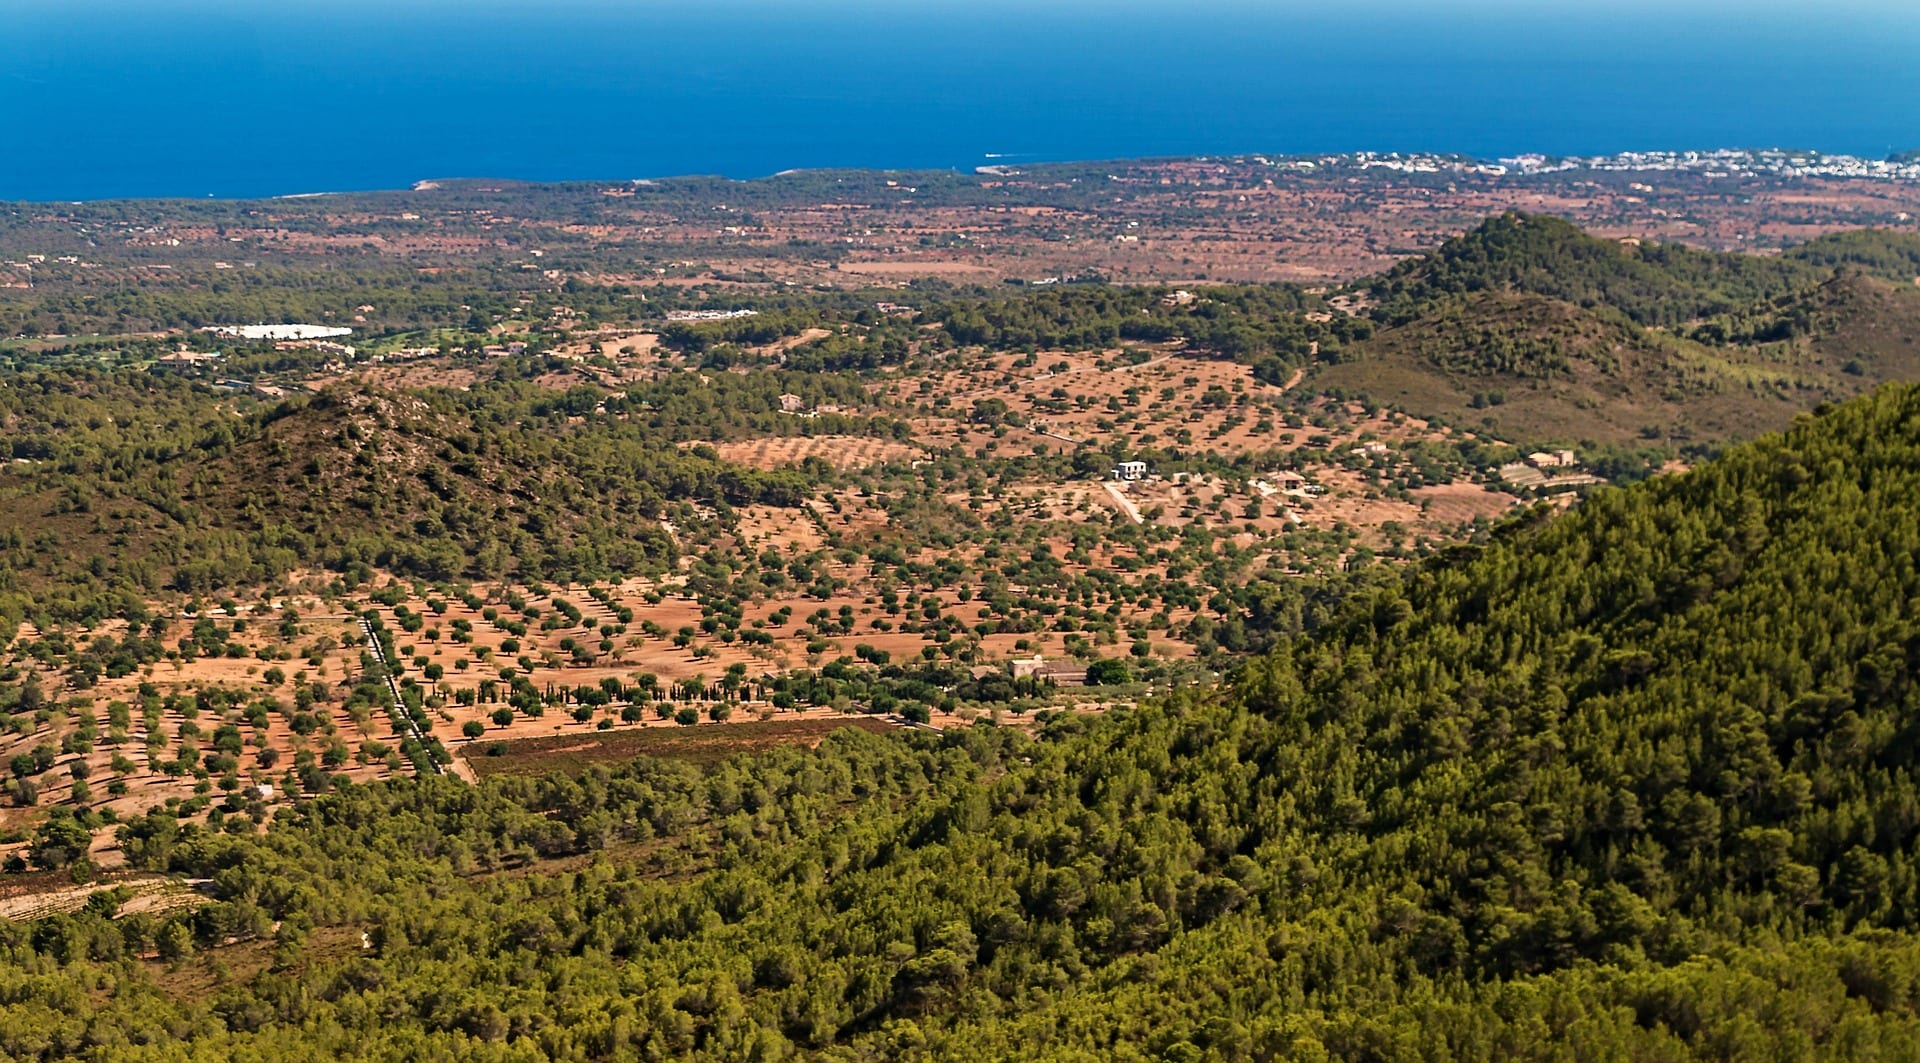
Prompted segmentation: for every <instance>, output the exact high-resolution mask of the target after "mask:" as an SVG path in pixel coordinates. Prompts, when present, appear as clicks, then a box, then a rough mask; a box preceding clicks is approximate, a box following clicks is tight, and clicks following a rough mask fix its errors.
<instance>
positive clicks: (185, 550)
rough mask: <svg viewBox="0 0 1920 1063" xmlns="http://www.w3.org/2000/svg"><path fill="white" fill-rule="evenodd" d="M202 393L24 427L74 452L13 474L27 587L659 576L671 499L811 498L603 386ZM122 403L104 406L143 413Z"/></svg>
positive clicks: (8, 524)
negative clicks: (244, 403)
mask: <svg viewBox="0 0 1920 1063" xmlns="http://www.w3.org/2000/svg"><path fill="white" fill-rule="evenodd" d="M168 394H172V393H171V392H169V393H168ZM185 394H186V395H187V396H188V397H187V398H185V399H183V400H182V401H183V402H185V403H186V407H185V409H186V410H187V412H184V413H181V414H179V415H177V416H176V417H175V418H174V421H173V422H172V423H173V427H172V428H171V429H169V430H167V431H165V432H160V433H154V432H144V431H143V432H141V433H139V434H132V433H126V432H123V433H117V434H116V433H112V432H108V431H106V430H104V429H103V430H102V431H100V432H98V433H95V437H93V438H90V437H75V436H72V435H70V434H68V433H66V432H64V430H50V431H48V432H47V433H44V434H38V435H37V434H33V433H27V432H23V434H22V435H21V436H20V439H19V441H18V442H16V443H15V444H14V445H15V447H16V449H17V448H18V447H20V446H23V445H26V446H40V445H41V442H40V441H41V440H42V439H52V440H54V442H53V443H51V444H49V445H51V446H54V447H56V448H64V449H57V450H56V452H55V453H54V455H53V457H54V458H56V459H57V460H47V461H44V462H41V463H39V464H35V465H29V466H22V467H18V469H17V471H15V472H14V473H13V474H12V475H11V476H9V477H8V479H7V480H6V481H4V482H0V500H4V503H5V504H4V505H3V506H0V536H4V538H0V550H4V555H0V565H3V566H4V568H5V569H6V570H7V572H8V578H9V579H10V580H11V581H12V584H13V587H14V588H16V589H17V590H19V591H22V592H33V591H35V590H37V589H39V588H44V587H49V586H57V587H60V588H62V592H63V593H66V594H71V595H74V596H76V597H77V598H83V599H84V598H87V597H88V596H89V595H88V589H89V588H90V587H91V588H93V589H95V590H98V589H99V588H101V587H105V586H107V585H108V584H109V583H110V582H112V581H114V580H115V579H116V578H117V577H119V576H128V577H131V580H132V583H133V585H134V586H136V587H139V588H142V589H144V590H145V591H147V592H153V591H157V590H161V589H165V588H171V589H174V590H179V591H186V592H196V593H197V592H210V591H215V590H219V589H222V588H226V587H235V586H246V585H251V584H256V583H259V582H261V581H265V580H270V579H272V578H275V577H277V576H279V575H282V574H284V573H286V572H288V571H290V570H292V569H293V568H295V567H305V566H315V565H318V566H322V567H326V568H331V569H334V570H337V571H341V572H344V573H350V574H358V575H359V576H361V577H363V578H364V577H365V576H366V575H368V574H370V571H371V569H372V568H373V567H375V566H379V567H386V568H390V569H392V570H395V571H398V572H400V573H403V574H406V575H411V576H418V577H424V578H428V579H451V578H458V577H495V578H497V577H500V576H505V575H520V576H526V577H544V578H565V577H568V576H573V577H585V576H602V575H608V574H615V573H631V572H645V571H651V570H656V569H658V568H659V567H660V566H662V565H664V564H665V563H666V562H667V561H668V560H669V559H670V557H671V554H672V550H673V547H672V544H671V541H670V540H669V539H668V537H667V536H666V535H665V533H664V532H662V531H661V529H660V528H659V526H658V523H657V518H658V517H659V516H660V514H661V513H662V511H663V509H664V507H665V506H666V505H668V504H669V503H671V502H678V501H710V500H714V499H724V500H727V501H731V502H737V503H747V502H772V503H775V504H792V503H793V502H795V501H796V500H797V499H798V498H799V497H801V496H802V495H803V494H804V490H805V489H804V484H803V483H802V481H801V480H800V478H799V476H798V474H795V473H790V472H759V471H755V470H751V469H744V468H740V467H737V466H732V465H729V464H727V463H725V462H721V461H718V460H716V459H713V458H710V457H703V456H701V455H698V454H693V453H688V452H686V451H684V450H682V449H680V448H678V447H676V446H674V445H673V443H672V441H671V439H669V438H661V435H662V433H661V432H660V431H659V430H657V429H656V428H654V427H653V426H651V425H649V424H645V423H641V422H638V421H633V420H628V419H625V418H622V417H619V416H616V415H611V414H607V413H604V412H597V411H596V409H595V407H596V404H597V403H598V402H599V401H600V394H599V393H598V392H594V391H590V390H586V389H582V390H581V391H579V392H578V393H572V392H569V393H553V392H544V391H541V390H539V389H537V388H532V387H530V386H522V385H512V386H509V385H499V386H489V388H488V389H486V390H485V392H484V393H480V392H476V393H473V394H470V395H469V394H454V393H445V392H433V393H428V392H421V393H388V392H383V391H380V390H377V389H371V388H355V389H344V390H339V391H334V392H329V393H328V394H325V395H322V396H319V397H317V398H314V399H311V400H306V399H299V400H290V401H288V402H285V403H282V404H280V405H279V406H276V407H273V408H263V409H261V410H259V411H257V412H255V413H252V414H249V415H246V416H235V415H234V413H233V412H232V411H231V410H230V409H229V408H228V407H226V406H225V405H224V404H223V401H222V400H221V399H220V398H219V397H218V396H216V395H213V394H211V393H207V392H204V391H201V392H188V393H185ZM121 398H122V396H119V394H118V393H117V392H115V393H113V394H111V395H109V396H108V397H107V398H106V399H104V400H101V401H102V403H104V405H100V407H99V409H100V410H101V411H106V410H118V411H119V413H120V415H121V416H123V417H124V416H125V412H126V409H127V408H126V407H122V406H117V405H115V404H116V403H118V402H119V401H120V399H121ZM99 416H100V418H101V419H102V420H103V421H104V422H111V421H112V419H113V415H112V414H111V413H100V414H99ZM76 438H78V439H81V440H83V442H84V445H74V444H73V440H74V439H76ZM96 585H97V586H96ZM46 604H47V603H44V602H43V603H42V606H41V607H45V606H46ZM106 606H107V603H106V602H105V601H104V599H102V600H100V601H98V602H96V604H95V606H94V608H104V607H106ZM18 608H21V607H18V606H16V609H18ZM55 612H56V613H57V612H58V609H57V608H56V609H55Z"/></svg>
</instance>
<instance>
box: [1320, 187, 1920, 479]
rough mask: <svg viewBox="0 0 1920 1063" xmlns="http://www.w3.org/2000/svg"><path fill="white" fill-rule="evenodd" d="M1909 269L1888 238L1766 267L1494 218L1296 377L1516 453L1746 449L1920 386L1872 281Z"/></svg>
mask: <svg viewBox="0 0 1920 1063" xmlns="http://www.w3.org/2000/svg"><path fill="white" fill-rule="evenodd" d="M1909 245H1913V246H1909ZM1909 254H1913V255H1920V240H1915V239H1913V238H1910V237H1905V236H1901V235H1898V234H1888V233H1857V234H1841V235H1840V237H1835V238H1828V239H1826V240H1824V241H1818V242H1815V243H1812V244H1808V245H1806V246H1805V247H1803V248H1800V249H1796V251H1795V252H1791V253H1789V256H1782V257H1781V258H1779V259H1762V258H1759V257H1756V256H1742V255H1718V254H1709V253H1707V252H1696V251H1691V250H1688V249H1685V248H1679V247H1652V246H1648V247H1639V248H1634V247H1627V246H1622V245H1620V244H1618V243H1616V242H1613V241H1607V240H1598V239H1595V238H1593V237H1589V236H1587V235H1585V234H1583V233H1580V232H1579V231H1578V230H1576V229H1574V228H1573V227H1572V226H1570V225H1568V224H1567V223H1565V222H1562V221H1559V220H1557V219H1553V218H1540V217H1533V216H1521V215H1507V216H1503V217H1501V218H1496V219H1492V220H1490V221H1489V222H1487V223H1486V224H1485V225H1483V226H1481V227H1480V228H1479V229H1477V230H1475V231H1474V232H1472V233H1469V234H1468V235H1467V236H1464V237H1461V238H1459V239H1458V240H1455V241H1452V242H1450V243H1449V244H1447V245H1446V246H1445V247H1443V248H1441V249H1440V250H1438V251H1436V252H1434V253H1432V254H1430V255H1426V256H1422V257H1420V258H1417V259H1412V260H1409V261H1408V262H1407V263H1404V264H1403V265H1402V266H1401V267H1398V268H1396V270H1395V271H1393V272H1392V273H1390V274H1388V275H1387V277H1385V278H1383V279H1382V280H1381V282H1380V284H1379V286H1378V287H1377V288H1376V289H1375V291H1376V293H1378V294H1380V295H1382V296H1383V298H1384V299H1385V300H1386V301H1385V302H1383V304H1382V305H1381V306H1380V308H1379V309H1378V311H1377V313H1378V315H1379V316H1380V317H1381V318H1383V319H1384V320H1386V321H1388V322H1391V324H1390V325H1389V326H1388V327H1386V328H1382V329H1381V330H1379V331H1378V332H1376V333H1374V334H1373V335H1372V336H1371V337H1369V338H1367V339H1364V340H1362V341H1360V342H1358V343H1356V344H1354V345H1352V346H1351V347H1349V348H1348V349H1347V350H1346V351H1345V352H1343V354H1342V358H1341V360H1340V361H1339V362H1338V363H1337V364H1331V365H1325V366H1322V367H1319V368H1318V369H1317V370H1316V371H1315V375H1314V378H1313V380H1314V383H1315V384H1317V385H1318V386H1320V387H1323V388H1329V389H1335V390H1338V391H1340V392H1343V393H1347V394H1355V395H1362V396H1365V397H1367V398H1370V399H1373V400H1374V401H1377V402H1381V403H1386V404H1391V405H1396V406H1399V407H1402V408H1404V409H1406V410H1407V411H1408V412H1411V413H1413V414H1416V415H1418V416H1422V417H1438V418H1441V419H1445V420H1448V421H1452V422H1455V423H1468V424H1476V425H1480V426H1484V427H1486V428H1488V429H1490V430H1491V431H1493V432H1494V433H1496V434H1499V435H1501V436H1504V437H1506V438H1509V439H1515V440H1519V441H1524V442H1540V441H1546V440H1549V439H1552V440H1561V441H1566V442H1574V441H1587V442H1592V443H1599V444H1609V443H1612V444H1625V443H1631V442H1633V441H1636V440H1674V441H1695V442H1721V441H1726V440H1731V439H1739V438H1745V437H1750V436H1752V435H1753V434H1755V433H1757V432H1760V431H1765V430H1770V429H1776V428H1779V427H1781V426H1783V425H1785V424H1786V423H1787V421H1788V420H1789V419H1790V418H1791V417H1792V416H1793V415H1794V414H1795V413H1798V412H1801V411H1803V410H1806V409H1810V408H1812V407H1813V406H1815V405H1817V404H1818V403H1821V402H1828V401H1837V400H1843V399H1846V398H1849V397H1852V396H1854V395H1858V394H1860V393H1862V392H1863V391H1866V390H1867V389H1869V388H1871V387H1873V386H1875V385H1878V384H1880V383H1884V382H1887V381H1893V380H1910V379H1915V378H1916V377H1920V288H1916V287H1915V286H1914V285H1913V284H1912V283H1911V280H1910V279H1903V280H1897V281H1896V280H1890V279H1887V277H1888V276H1897V275H1899V274H1901V273H1902V272H1903V271H1904V270H1905V269H1907V268H1908V265H1909V258H1908V255H1909ZM1794 255H1798V256H1800V257H1798V258H1794V257H1792V256H1794ZM1869 270H1871V271H1872V272H1869ZM1657 323H1664V324H1672V325H1674V326H1675V327H1673V328H1655V327H1649V326H1650V324H1657Z"/></svg>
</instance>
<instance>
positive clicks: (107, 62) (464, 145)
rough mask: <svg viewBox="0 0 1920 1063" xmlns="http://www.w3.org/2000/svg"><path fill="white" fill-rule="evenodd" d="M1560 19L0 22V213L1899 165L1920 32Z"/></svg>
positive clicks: (708, 9) (616, 12)
mask: <svg viewBox="0 0 1920 1063" xmlns="http://www.w3.org/2000/svg"><path fill="white" fill-rule="evenodd" d="M1436 6H1450V7H1452V8H1453V10H1454V13H1453V14H1450V15H1447V14H1439V13H1435V12H1434V11H1433V10H1432V8H1433V7H1436ZM1575 6H1576V5H1572V4H1555V3H1552V2H1549V0H1542V2H1540V3H1538V4H1532V5H1517V4H1510V5H1507V6H1498V5H1496V6H1491V7H1489V6H1477V7H1471V8H1469V9H1467V10H1465V11H1464V13H1463V12H1462V11H1461V5H1438V4H1431V3H1429V4H1420V3H1417V2H1413V0H1403V2H1402V3H1400V4H1398V5H1391V4H1385V3H1372V4H1369V3H1367V2H1364V0H1363V2H1360V3H1357V4H1324V3H1323V4H1316V5H1314V6H1313V7H1312V8H1311V9H1308V8H1307V7H1305V6H1301V5H1293V4H1289V3H1286V2H1279V3H1274V4H1253V3H1239V4H1237V5H1236V4H1230V3H1225V2H1221V3H1212V2H1209V0H1194V2H1191V3H1187V4H1171V3H1165V4H1162V3H1148V2H1146V0H1135V2H1133V3H1125V2H1121V3H1114V4H1107V5H1096V4H1091V3H1076V4H1071V5H1060V4H1055V5H1047V4H1039V3H1034V4H1027V5H1015V4H1012V3H1009V2H996V0H982V2H979V3H972V4H959V3H954V2H938V0H936V2H932V3H916V2H914V0H899V2H897V3H890V4H878V3H871V2H865V0H820V2H817V3H801V2H799V0H787V2H784V3H783V2H777V0H759V2H715V3H698V4H695V3H672V4H668V3H654V4H645V3H616V2H613V0H598V2H591V0H558V2H555V3H548V4H541V5H537V9H536V5H533V4H531V3H510V2H496V3H493V4H491V5H488V4H485V3H479V4H465V5H455V4H452V3H450V2H443V0H393V2H392V3H389V4H378V5H376V4H369V3H366V2H365V0H353V3H352V4H347V3H320V2H299V0H286V2H282V0H273V2H266V0H261V2H259V3H248V4H239V3H237V2H234V3H228V4H225V5H221V4H214V3H199V4H191V5H189V4H181V3H169V2H167V0H152V2H146V3H133V2H131V0H129V2H127V3H123V4H118V5H114V4H104V3H92V2H88V0H70V2H65V3H53V2H52V0H39V2H35V0H13V2H9V0H0V198H4V199H36V200H50V199H95V198H105V197H117V196H158V195H180V196H206V195H209V194H211V195H216V196H258V195H279V194H286V193H297V192H317V191H340V190H349V189H367V188H394V187H404V186H405V185H407V184H410V183H411V182H413V181H416V180H420V179H424V178H432V177H455V176H475V177H512V178H528V179H537V180H557V179H566V178H590V179H620V178H633V177H657V176H665V175H672V174H682V173H719V174H725V175H728V176H733V177H754V176H760V175H764V174H769V173H774V172H776V171H779V170H784V169H789V168H797V167H827V166H861V167H902V168H905V167H958V168H962V169H971V168H972V167H974V166H978V165H981V164H983V163H987V162H994V161H1000V162H1007V161H1013V162H1018V161H1025V160H1041V159H1095V158H1117V157H1133V156H1149V155H1172V154H1205V153H1224V152H1272V153H1287V152H1316V151H1346V150H1356V149H1374V150H1432V151H1457V152H1465V153H1470V154H1476V155H1482V156H1497V155H1501V154H1511V153H1515V152H1521V151H1541V152H1547V153H1557V154H1587V153H1601V152H1612V151H1617V150H1624V149H1633V148H1694V147H1723V146H1733V147H1763V146H1790V147H1807V148H1816V149H1820V150H1826V151H1835V152H1848V153H1854V154H1864V155H1872V156H1880V155H1884V154H1886V153H1887V152H1889V151H1891V150H1896V149H1907V148H1916V147H1920V0H1909V2H1905V3H1889V4H1886V5H1883V6H1879V7H1870V8H1854V9H1843V10H1839V11H1837V12H1835V11H1833V10H1832V9H1828V11H1829V13H1827V14H1824V15H1818V16H1816V15H1814V14H1812V13H1813V12H1816V11H1819V10H1821V8H1819V7H1816V6H1814V5H1811V4H1809V5H1805V6H1801V7H1798V8H1792V7H1778V6H1768V5H1767V4H1765V3H1756V4H1753V5H1748V6H1746V7H1743V8H1735V7H1717V8H1713V9H1711V10H1708V9H1701V8H1698V7H1697V6H1689V4H1688V3H1686V2H1684V0H1676V2H1675V3H1672V4H1668V5H1647V4H1641V5H1638V6H1635V5H1634V4H1632V3H1625V4H1623V3H1622V0H1609V2H1597V3H1593V4H1581V5H1578V8H1579V10H1578V11H1573V12H1569V11H1567V10H1566V9H1567V8H1572V7H1575ZM1543 8H1559V9H1560V10H1558V11H1557V12H1555V11H1548V12H1543V11H1542V10H1541V9H1543ZM996 156H997V157H998V158H996Z"/></svg>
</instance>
